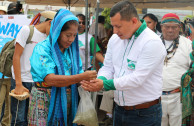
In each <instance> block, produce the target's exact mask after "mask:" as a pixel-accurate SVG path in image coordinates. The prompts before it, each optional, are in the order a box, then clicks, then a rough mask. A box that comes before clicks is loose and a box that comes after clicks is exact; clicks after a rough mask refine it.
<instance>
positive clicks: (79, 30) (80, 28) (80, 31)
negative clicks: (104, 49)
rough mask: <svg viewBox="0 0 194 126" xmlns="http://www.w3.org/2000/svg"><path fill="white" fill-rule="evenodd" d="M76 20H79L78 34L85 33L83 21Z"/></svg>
mask: <svg viewBox="0 0 194 126" xmlns="http://www.w3.org/2000/svg"><path fill="white" fill-rule="evenodd" d="M78 19H79V27H78V32H79V33H83V32H84V31H85V20H83V19H81V18H80V17H78Z"/></svg>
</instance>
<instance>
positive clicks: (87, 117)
mask: <svg viewBox="0 0 194 126" xmlns="http://www.w3.org/2000/svg"><path fill="white" fill-rule="evenodd" d="M78 91H79V95H80V102H79V105H78V109H77V113H76V116H75V119H74V120H73V123H77V124H79V125H84V126H98V118H97V113H96V110H95V107H94V104H93V103H92V100H91V98H90V93H89V92H88V91H84V89H83V88H82V87H81V86H79V87H78Z"/></svg>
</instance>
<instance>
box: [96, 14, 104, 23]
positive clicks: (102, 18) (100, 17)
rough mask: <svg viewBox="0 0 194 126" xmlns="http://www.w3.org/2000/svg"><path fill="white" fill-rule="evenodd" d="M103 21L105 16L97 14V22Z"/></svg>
mask: <svg viewBox="0 0 194 126" xmlns="http://www.w3.org/2000/svg"><path fill="white" fill-rule="evenodd" d="M104 22H105V17H104V16H102V15H100V16H98V23H104Z"/></svg>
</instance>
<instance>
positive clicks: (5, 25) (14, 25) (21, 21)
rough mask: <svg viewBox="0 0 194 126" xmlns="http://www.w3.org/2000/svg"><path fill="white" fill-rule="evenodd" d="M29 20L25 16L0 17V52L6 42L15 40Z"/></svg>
mask: <svg viewBox="0 0 194 126" xmlns="http://www.w3.org/2000/svg"><path fill="white" fill-rule="evenodd" d="M31 20H32V19H29V18H28V16H27V15H0V52H1V50H2V48H3V46H4V45H5V44H6V43H7V42H8V41H11V40H12V39H14V38H16V36H17V34H18V32H19V31H20V29H21V28H22V26H23V25H29V24H30V22H31ZM0 78H1V73H0Z"/></svg>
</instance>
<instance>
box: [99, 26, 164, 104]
mask: <svg viewBox="0 0 194 126" xmlns="http://www.w3.org/2000/svg"><path fill="white" fill-rule="evenodd" d="M165 56H166V50H165V48H164V45H163V43H162V41H161V39H160V38H159V36H158V35H157V34H155V33H154V32H153V31H152V30H150V29H149V28H147V27H146V24H145V22H143V24H142V25H141V27H140V28H139V29H138V30H137V31H136V32H135V34H134V35H133V37H132V38H131V39H130V41H129V40H128V39H124V40H122V39H120V38H119V37H118V35H116V34H114V35H113V36H112V37H111V39H110V40H109V43H108V48H107V53H106V55H105V60H104V66H103V67H102V68H101V69H100V71H99V73H98V76H99V78H101V79H102V78H104V81H103V83H104V87H105V89H108V88H109V89H111V90H114V89H116V90H115V91H114V101H115V102H116V103H117V104H118V105H120V106H133V105H137V104H141V103H145V102H148V101H153V100H155V99H157V98H159V97H160V96H161V94H162V67H163V64H164V59H165ZM100 76H101V77H100ZM106 79H107V80H106ZM111 82H112V83H111Z"/></svg>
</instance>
